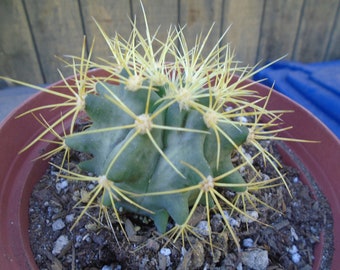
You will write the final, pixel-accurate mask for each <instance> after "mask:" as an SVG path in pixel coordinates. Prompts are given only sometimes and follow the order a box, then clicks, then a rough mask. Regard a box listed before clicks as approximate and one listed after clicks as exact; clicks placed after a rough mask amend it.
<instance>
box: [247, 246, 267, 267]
mask: <svg viewBox="0 0 340 270" xmlns="http://www.w3.org/2000/svg"><path fill="white" fill-rule="evenodd" d="M241 261H242V263H243V264H244V265H246V266H248V267H250V268H251V269H254V270H265V269H267V266H268V264H269V258H268V252H267V250H262V249H254V250H251V251H245V252H242V254H241Z"/></svg>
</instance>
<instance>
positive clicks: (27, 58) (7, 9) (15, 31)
mask: <svg viewBox="0 0 340 270" xmlns="http://www.w3.org/2000/svg"><path fill="white" fill-rule="evenodd" d="M0 75H2V76H7V77H11V78H14V79H17V80H21V81H25V82H30V83H41V82H42V80H43V78H42V74H41V71H40V67H39V63H38V59H37V55H36V52H35V49H34V45H33V40H32V37H31V33H30V29H29V25H28V21H27V18H26V15H25V10H24V7H23V5H22V2H21V0H2V1H0Z"/></svg>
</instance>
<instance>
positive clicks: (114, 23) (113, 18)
mask: <svg viewBox="0 0 340 270" xmlns="http://www.w3.org/2000/svg"><path fill="white" fill-rule="evenodd" d="M80 8H81V11H82V15H83V23H84V26H85V33H86V37H87V44H88V47H89V48H90V46H91V44H92V41H93V38H95V49H94V53H93V59H95V58H96V57H104V58H107V56H110V55H111V53H110V50H109V49H108V46H107V44H106V42H105V40H104V38H103V36H102V34H101V33H100V31H99V29H98V27H97V25H96V24H95V21H94V20H93V18H94V19H95V20H96V21H97V22H98V24H99V25H100V27H101V28H102V29H103V30H104V31H105V33H106V34H107V35H108V36H109V37H113V36H114V34H115V33H116V32H117V33H119V35H121V36H123V37H124V38H127V37H128V36H129V34H130V31H131V24H130V22H129V19H128V18H129V16H130V3H129V1H126V0H116V1H112V0H98V1H93V0H82V1H80Z"/></svg>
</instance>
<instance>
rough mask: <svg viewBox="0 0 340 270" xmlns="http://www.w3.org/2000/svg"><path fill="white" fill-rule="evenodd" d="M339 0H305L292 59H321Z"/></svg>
mask: <svg viewBox="0 0 340 270" xmlns="http://www.w3.org/2000/svg"><path fill="white" fill-rule="evenodd" d="M338 1H339V0H323V1H320V0H305V5H304V9H303V13H302V18H301V22H300V30H299V35H298V36H297V43H296V48H295V51H294V60H297V61H302V62H314V61H322V60H323V57H324V55H325V53H326V50H327V44H328V40H329V39H330V38H331V37H330V34H331V29H332V24H333V21H334V18H335V16H336V11H337V6H338Z"/></svg>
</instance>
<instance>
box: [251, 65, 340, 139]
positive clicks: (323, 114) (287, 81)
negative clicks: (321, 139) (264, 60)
mask: <svg viewBox="0 0 340 270" xmlns="http://www.w3.org/2000/svg"><path fill="white" fill-rule="evenodd" d="M254 79H255V80H262V79H266V80H265V81H263V82H262V83H263V84H265V85H268V86H269V87H271V86H273V84H274V89H276V90H277V91H279V92H281V93H282V94H284V95H286V96H288V97H289V98H291V99H293V100H294V101H296V102H297V103H299V104H300V105H302V106H304V107H305V108H306V109H307V110H309V111H310V112H311V113H313V114H314V115H315V116H316V117H318V118H319V119H320V120H321V121H322V122H323V123H324V124H325V125H326V126H328V128H329V129H330V130H331V131H333V133H334V134H335V135H336V136H337V137H338V138H340V61H332V62H323V63H313V64H302V63H298V62H286V61H281V62H277V63H275V64H273V65H271V66H270V67H268V68H266V69H264V70H262V71H259V72H258V73H257V74H256V75H255V76H254Z"/></svg>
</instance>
